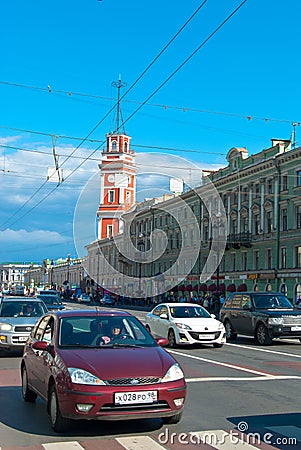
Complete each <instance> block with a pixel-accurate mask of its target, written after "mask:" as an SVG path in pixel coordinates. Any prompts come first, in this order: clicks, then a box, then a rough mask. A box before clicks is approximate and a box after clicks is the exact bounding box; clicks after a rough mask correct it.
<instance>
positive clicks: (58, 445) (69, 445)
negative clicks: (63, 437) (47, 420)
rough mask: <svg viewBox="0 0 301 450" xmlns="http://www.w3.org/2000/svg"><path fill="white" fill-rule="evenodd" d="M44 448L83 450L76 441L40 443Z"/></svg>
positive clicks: (52, 449)
mask: <svg viewBox="0 0 301 450" xmlns="http://www.w3.org/2000/svg"><path fill="white" fill-rule="evenodd" d="M42 447H43V448H44V449H45V450H85V449H84V447H82V446H81V445H80V444H79V443H78V442H77V441H69V442H51V443H49V444H42Z"/></svg>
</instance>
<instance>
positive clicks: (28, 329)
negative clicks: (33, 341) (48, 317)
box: [15, 325, 33, 333]
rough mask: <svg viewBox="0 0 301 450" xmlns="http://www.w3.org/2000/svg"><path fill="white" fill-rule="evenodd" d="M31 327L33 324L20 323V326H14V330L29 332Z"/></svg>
mask: <svg viewBox="0 0 301 450" xmlns="http://www.w3.org/2000/svg"><path fill="white" fill-rule="evenodd" d="M32 329H33V326H30V325H27V326H26V325H25V326H24V325H22V326H21V325H20V326H16V327H15V332H18V333H30V332H31V330H32Z"/></svg>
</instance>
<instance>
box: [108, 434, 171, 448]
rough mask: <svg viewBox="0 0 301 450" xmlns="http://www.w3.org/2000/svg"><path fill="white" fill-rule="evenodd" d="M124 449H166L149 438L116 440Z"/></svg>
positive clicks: (137, 437) (133, 437)
mask: <svg viewBox="0 0 301 450" xmlns="http://www.w3.org/2000/svg"><path fill="white" fill-rule="evenodd" d="M116 441H117V442H119V444H120V445H122V447H124V448H125V449H126V450H164V449H165V447H162V445H160V444H158V442H156V441H154V440H153V439H152V438H150V437H149V436H132V437H122V438H116Z"/></svg>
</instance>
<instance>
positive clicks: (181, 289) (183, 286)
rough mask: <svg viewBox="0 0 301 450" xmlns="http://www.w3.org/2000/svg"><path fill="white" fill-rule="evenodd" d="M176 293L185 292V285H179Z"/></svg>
mask: <svg viewBox="0 0 301 450" xmlns="http://www.w3.org/2000/svg"><path fill="white" fill-rule="evenodd" d="M178 291H182V292H184V291H185V285H184V284H180V286H179V287H178Z"/></svg>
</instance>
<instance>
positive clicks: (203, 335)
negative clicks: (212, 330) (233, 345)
mask: <svg viewBox="0 0 301 450" xmlns="http://www.w3.org/2000/svg"><path fill="white" fill-rule="evenodd" d="M199 339H201V340H204V339H208V340H209V339H211V340H212V339H215V335H214V334H199Z"/></svg>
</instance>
